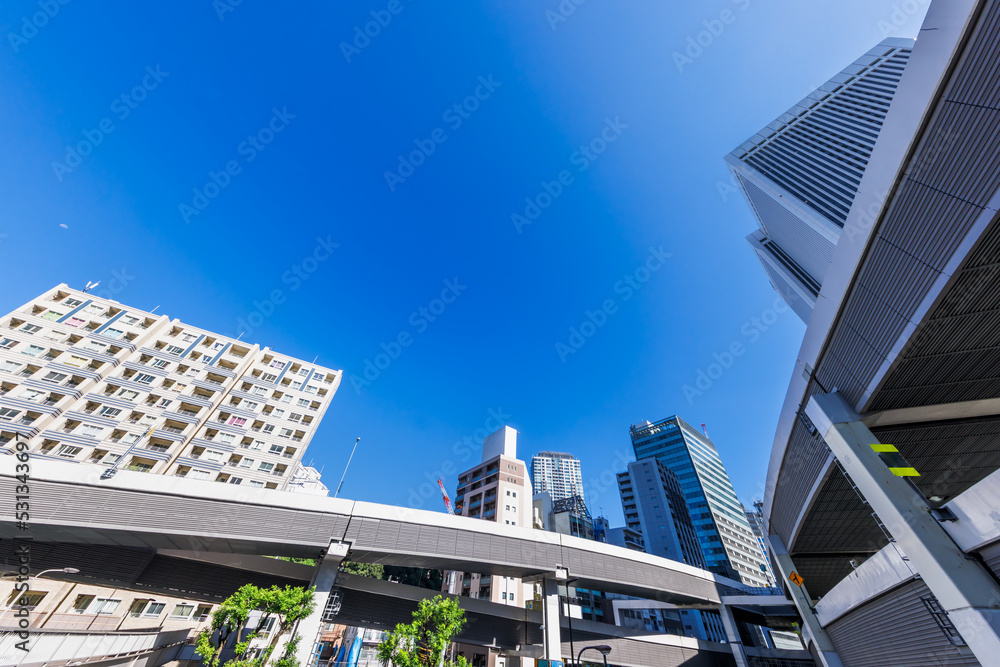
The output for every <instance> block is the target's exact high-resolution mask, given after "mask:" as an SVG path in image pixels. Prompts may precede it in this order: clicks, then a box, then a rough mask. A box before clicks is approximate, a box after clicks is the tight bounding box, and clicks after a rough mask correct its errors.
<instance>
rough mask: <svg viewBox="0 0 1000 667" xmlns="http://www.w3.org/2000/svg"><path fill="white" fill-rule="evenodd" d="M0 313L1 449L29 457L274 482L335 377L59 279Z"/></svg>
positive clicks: (286, 472) (306, 437)
mask: <svg viewBox="0 0 1000 667" xmlns="http://www.w3.org/2000/svg"><path fill="white" fill-rule="evenodd" d="M0 323H2V326H3V328H4V333H3V334H0V452H3V451H4V450H5V449H9V448H10V446H11V445H12V443H11V440H12V439H13V438H14V437H15V435H17V436H20V437H22V438H27V440H28V443H29V447H30V451H31V452H32V456H33V457H38V458H51V459H57V460H60V461H67V462H73V463H78V464H96V465H102V466H107V467H109V468H110V467H120V468H121V469H124V470H132V471H137V472H143V473H148V474H154V475H171V476H177V477H186V478H188V479H204V480H212V481H216V482H226V483H229V484H241V485H243V486H247V487H251V488H267V489H284V488H286V486H287V485H288V483H289V481H290V480H291V477H292V474H293V472H294V471H295V470H296V468H297V467H298V466H299V464H300V462H301V460H302V455H303V454H304V453H305V451H306V448H307V447H308V446H309V442H310V440H312V437H313V435H314V434H315V432H316V428H317V427H318V426H319V423H320V420H321V419H322V418H323V415H324V414H325V412H326V409H327V406H328V405H329V404H330V400H331V399H332V398H333V395H334V393H336V391H337V387H338V386H339V385H340V380H341V375H342V373H341V371H339V370H332V369H329V368H323V367H321V366H317V365H316V364H312V363H309V362H306V361H302V360H300V359H295V358H294V357H289V356H287V355H283V354H280V353H278V352H275V351H273V350H271V349H270V348H267V347H261V346H259V345H255V344H253V343H250V342H247V341H241V340H238V339H235V338H230V337H228V336H224V335H221V334H216V333H212V332H211V331H208V330H206V329H200V328H198V327H194V326H191V325H189V324H186V323H184V322H181V321H179V320H176V319H170V318H169V317H167V316H166V315H156V314H153V313H150V312H146V311H142V310H138V309H135V308H131V307H129V306H126V305H124V304H121V303H119V302H117V301H110V300H108V299H101V298H97V297H96V296H94V295H92V294H87V293H84V292H81V291H79V290H74V289H70V288H69V287H67V286H66V285H59V286H57V287H55V288H53V289H51V290H49V291H47V292H45V293H44V294H42V295H41V296H39V297H38V298H36V299H32V300H31V301H29V302H28V303H26V304H24V305H23V306H21V307H20V308H18V309H17V310H15V311H14V312H12V313H9V314H8V315H6V316H5V317H4V318H3V319H2V320H0Z"/></svg>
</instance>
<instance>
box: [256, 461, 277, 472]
mask: <svg viewBox="0 0 1000 667" xmlns="http://www.w3.org/2000/svg"><path fill="white" fill-rule="evenodd" d="M257 470H260V471H262V472H271V471H272V470H274V464H273V463H267V462H266V461H261V463H260V467H259V468H257Z"/></svg>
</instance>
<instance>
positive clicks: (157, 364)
mask: <svg viewBox="0 0 1000 667" xmlns="http://www.w3.org/2000/svg"><path fill="white" fill-rule="evenodd" d="M169 364H170V362H169V361H167V360H166V359H153V361H152V363H151V364H150V366H152V367H153V368H166V367H167V365H169Z"/></svg>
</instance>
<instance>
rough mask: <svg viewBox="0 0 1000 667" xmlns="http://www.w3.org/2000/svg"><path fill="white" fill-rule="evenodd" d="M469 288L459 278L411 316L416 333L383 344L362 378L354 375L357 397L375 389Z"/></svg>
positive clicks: (402, 334)
mask: <svg viewBox="0 0 1000 667" xmlns="http://www.w3.org/2000/svg"><path fill="white" fill-rule="evenodd" d="M468 288H469V286H468V285H463V284H461V283H460V282H459V281H458V278H454V279H451V280H445V281H444V289H442V290H441V294H440V295H439V296H438V297H437V298H434V299H431V300H430V302H428V304H427V305H426V306H421V307H420V308H418V309H417V310H415V311H413V312H412V313H410V317H409V318H408V319H407V320H406V322H407V324H409V325H410V326H411V327H413V333H411V332H410V330H409V329H403V330H402V331H400V332H399V333H398V334H396V335H395V336H394V337H393V338H392V339H391V340H390V341H389V342H388V343H385V342H382V343H379V348H381V350H382V351H381V352H378V353H376V354H375V356H374V357H373V358H371V359H369V358H367V357H366V358H365V362H364V367H365V368H364V371H363V372H362V373H361V375H357V374H355V373H352V374H351V385H353V386H354V391H355V393H357V394H358V395H359V396H360V395H361V389H362V387H369V386H371V383H372V382H374V381H375V380H377V379H378V378H379V377H380V376H381V375H382V373H384V372H385V371H386V370H388V368H389V367H390V366H391V365H392V362H394V361H395V360H396V359H399V357H400V355H401V354H402V353H403V350H404V349H405V348H408V347H410V346H411V345H413V342H414V340H415V337H414V334H416V335H420V334H422V333H424V332H425V331H427V329H428V328H429V327H430V325H431V323H433V322H436V321H437V319H438V318H439V317H440V316H441V315H442V314H444V312H445V311H446V310H447V309H448V306H450V305H451V304H453V303H455V301H456V300H457V299H458V297H460V296H461V295H462V292H464V291H465V290H467V289H468Z"/></svg>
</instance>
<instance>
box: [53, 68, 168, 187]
mask: <svg viewBox="0 0 1000 667" xmlns="http://www.w3.org/2000/svg"><path fill="white" fill-rule="evenodd" d="M168 76H170V72H164V71H162V70H161V69H160V66H159V65H157V66H156V68H155V69H154V68H153V67H152V66H151V65H149V66H147V67H146V74H145V76H143V77H142V79H141V80H140V81H139V83H137V84H136V85H134V86H133V87H132V89H131V90H129V91H128V92H125V93H122V94H121V95H119V96H118V97H116V98H115V99H114V100H112V102H111V105H110V109H111V113H113V114H114V115H115V116H116V117H117V118H118V120H119V121H122V120H125V119H126V118H128V117H129V116H130V115H131V114H132V112H133V111H134V110H135V109H138V108H139V104H141V103H142V102H144V101H145V100H146V97H148V95H149V93H150V92H152V91H154V90H156V89H157V88H158V87H159V86H160V84H161V83H163V80H164V79H166V78H167V77H168ZM114 131H115V122H114V120H112V119H111V118H110V117H105V118H102V119H101V120H100V121H98V123H97V127H95V128H93V129H90V130H83V132H82V134H83V139H81V140H80V141H78V142H77V143H76V144H74V145H72V146H66V156H65V157H64V158H63V161H62V162H60V161H59V160H53V161H52V172H53V173H54V174H55V176H56V180H58V181H59V182H60V183H62V180H63V178H64V177H65V176H66V174H71V173H73V170H75V169H76V168H77V167H79V166H80V165H81V164H82V163H83V158H85V157H87V156H88V155H90V154H91V153H93V152H94V149H95V148H97V147H98V146H100V145H101V144H102V143H103V142H104V138H105V137H107V136H108V135H109V134H111V133H112V132H114Z"/></svg>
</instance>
